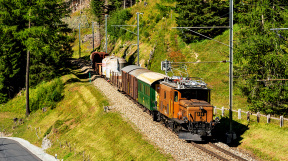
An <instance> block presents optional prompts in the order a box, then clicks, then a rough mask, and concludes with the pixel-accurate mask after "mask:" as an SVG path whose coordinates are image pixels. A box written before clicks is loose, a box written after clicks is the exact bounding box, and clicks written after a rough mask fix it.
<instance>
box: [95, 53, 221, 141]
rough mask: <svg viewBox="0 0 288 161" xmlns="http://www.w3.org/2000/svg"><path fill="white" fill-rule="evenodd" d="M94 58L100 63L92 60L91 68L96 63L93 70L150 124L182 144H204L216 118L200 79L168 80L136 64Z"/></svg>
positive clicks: (110, 58) (98, 57)
mask: <svg viewBox="0 0 288 161" xmlns="http://www.w3.org/2000/svg"><path fill="white" fill-rule="evenodd" d="M92 54H94V55H97V54H98V55H103V53H102V54H101V53H97V52H95V53H92ZM104 55H105V54H104ZM95 58H97V59H101V60H92V62H93V63H94V65H93V64H92V66H93V67H95V65H96V63H99V61H102V66H101V65H100V66H98V67H97V68H95V69H94V70H95V71H96V70H98V74H100V75H101V76H103V77H104V78H106V79H107V81H109V82H110V83H111V84H112V85H114V86H116V87H117V88H118V90H119V91H121V92H123V93H125V94H126V95H128V96H129V97H131V98H132V99H133V100H134V101H136V102H138V103H139V104H140V105H141V106H143V107H144V108H145V109H146V110H147V111H148V113H150V114H151V115H152V118H153V121H157V122H163V123H164V125H165V126H166V127H168V128H170V129H171V130H173V131H174V132H175V133H176V134H177V135H178V137H179V138H180V139H183V140H186V141H206V140H208V139H210V138H211V137H212V130H213V129H214V128H215V126H216V124H218V123H219V118H215V120H213V106H212V105H211V103H210V102H211V89H209V88H207V84H206V83H205V82H204V81H202V80H201V79H200V78H193V77H180V76H172V77H169V76H167V75H164V74H161V73H157V72H153V71H151V70H148V69H145V68H143V67H140V66H137V65H127V62H126V61H125V59H123V58H119V57H115V56H108V54H107V55H106V56H105V57H100V56H95ZM98 65H99V64H98ZM100 68H101V69H100ZM99 71H102V72H99ZM96 73H97V71H96Z"/></svg>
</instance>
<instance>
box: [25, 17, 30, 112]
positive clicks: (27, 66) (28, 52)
mask: <svg viewBox="0 0 288 161" xmlns="http://www.w3.org/2000/svg"><path fill="white" fill-rule="evenodd" d="M29 16H30V14H29ZM29 28H31V22H30V19H29ZM29 63H30V51H29V50H27V64H26V116H29V115H30V112H31V111H30V108H29V68H30V65H29Z"/></svg>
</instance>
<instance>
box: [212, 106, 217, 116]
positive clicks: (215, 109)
mask: <svg viewBox="0 0 288 161" xmlns="http://www.w3.org/2000/svg"><path fill="white" fill-rule="evenodd" d="M213 107H214V115H216V114H217V106H213Z"/></svg>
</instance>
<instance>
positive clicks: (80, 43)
mask: <svg viewBox="0 0 288 161" xmlns="http://www.w3.org/2000/svg"><path fill="white" fill-rule="evenodd" d="M80 58H81V23H79V59H80Z"/></svg>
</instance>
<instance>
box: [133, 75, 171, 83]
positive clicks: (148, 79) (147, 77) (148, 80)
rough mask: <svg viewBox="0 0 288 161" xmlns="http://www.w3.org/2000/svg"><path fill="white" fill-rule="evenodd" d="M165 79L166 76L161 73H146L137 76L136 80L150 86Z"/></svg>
mask: <svg viewBox="0 0 288 161" xmlns="http://www.w3.org/2000/svg"><path fill="white" fill-rule="evenodd" d="M165 77H167V76H166V75H164V74H161V73H156V72H146V73H142V74H140V75H138V76H137V77H136V78H137V79H139V80H141V81H143V82H145V83H147V84H149V85H151V84H153V83H154V82H156V81H158V80H161V79H164V78H165Z"/></svg>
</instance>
